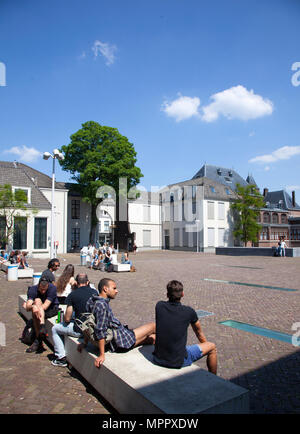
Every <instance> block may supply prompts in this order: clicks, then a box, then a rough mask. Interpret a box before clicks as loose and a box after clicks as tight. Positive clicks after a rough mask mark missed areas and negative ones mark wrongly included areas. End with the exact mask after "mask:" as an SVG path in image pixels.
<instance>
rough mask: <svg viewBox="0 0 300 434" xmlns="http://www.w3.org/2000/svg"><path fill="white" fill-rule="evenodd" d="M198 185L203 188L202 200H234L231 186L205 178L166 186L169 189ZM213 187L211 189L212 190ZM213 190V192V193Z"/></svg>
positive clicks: (234, 196)
mask: <svg viewBox="0 0 300 434" xmlns="http://www.w3.org/2000/svg"><path fill="white" fill-rule="evenodd" d="M193 185H199V186H203V187H204V199H212V200H233V199H235V198H236V193H235V192H234V190H233V189H232V186H231V185H228V184H225V185H224V184H223V183H221V182H218V181H215V180H213V179H209V178H207V177H206V176H203V177H201V178H198V177H197V178H195V177H194V178H192V179H190V180H188V181H183V182H178V183H177V184H171V185H169V186H168V188H169V189H171V188H172V187H175V186H176V187H184V186H193ZM212 187H213V189H212ZM213 190H214V191H213Z"/></svg>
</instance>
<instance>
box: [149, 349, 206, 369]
mask: <svg viewBox="0 0 300 434" xmlns="http://www.w3.org/2000/svg"><path fill="white" fill-rule="evenodd" d="M186 352H187V355H186V357H185V358H184V360H183V364H182V366H181V367H184V366H190V365H191V364H192V363H193V362H196V360H199V359H201V357H203V352H202V350H201V348H200V347H199V345H189V346H187V347H186ZM153 361H154V363H156V364H158V365H160V366H165V367H169V366H168V365H167V364H166V362H164V361H163V360H160V359H159V358H158V357H156V356H155V355H153Z"/></svg>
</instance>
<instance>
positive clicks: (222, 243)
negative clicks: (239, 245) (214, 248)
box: [218, 228, 225, 247]
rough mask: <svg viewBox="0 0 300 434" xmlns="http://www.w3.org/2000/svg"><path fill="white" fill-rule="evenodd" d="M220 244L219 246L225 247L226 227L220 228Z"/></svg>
mask: <svg viewBox="0 0 300 434" xmlns="http://www.w3.org/2000/svg"><path fill="white" fill-rule="evenodd" d="M218 238H219V239H218V245H219V247H223V246H224V241H225V229H224V228H219V229H218Z"/></svg>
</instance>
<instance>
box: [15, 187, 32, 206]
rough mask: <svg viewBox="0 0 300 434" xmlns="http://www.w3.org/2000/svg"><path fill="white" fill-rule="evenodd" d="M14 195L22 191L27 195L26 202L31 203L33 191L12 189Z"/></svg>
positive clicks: (18, 188)
mask: <svg viewBox="0 0 300 434" xmlns="http://www.w3.org/2000/svg"><path fill="white" fill-rule="evenodd" d="M12 191H13V193H17V192H19V191H22V192H23V193H25V195H26V202H27V203H31V189H30V188H26V187H12Z"/></svg>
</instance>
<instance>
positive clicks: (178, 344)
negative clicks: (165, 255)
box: [153, 280, 217, 374]
mask: <svg viewBox="0 0 300 434" xmlns="http://www.w3.org/2000/svg"><path fill="white" fill-rule="evenodd" d="M167 291H168V292H167V297H168V299H169V301H159V302H158V303H157V305H156V307H155V318H156V340H155V349H154V352H153V360H154V362H155V363H156V364H158V365H161V366H165V367H168V368H181V367H183V366H189V365H191V364H192V363H193V362H195V361H196V360H199V359H200V358H201V357H203V356H207V368H208V370H209V372H211V373H213V374H217V351H216V346H215V344H214V343H212V342H208V341H207V340H206V337H205V336H204V333H203V331H202V328H201V325H200V321H199V319H198V316H197V313H196V312H195V310H194V309H193V308H191V307H189V306H184V305H182V304H181V302H180V300H181V298H182V297H183V295H184V293H183V286H182V283H181V282H178V281H177V280H171V281H170V282H169V283H168V285H167ZM190 324H191V326H192V328H193V331H194V333H195V335H196V337H197V339H198V341H199V344H196V345H190V346H186V342H187V331H188V327H189V325H190Z"/></svg>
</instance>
